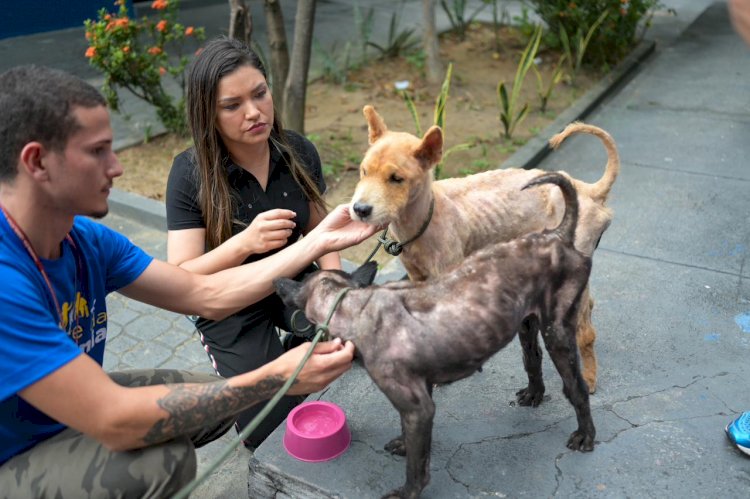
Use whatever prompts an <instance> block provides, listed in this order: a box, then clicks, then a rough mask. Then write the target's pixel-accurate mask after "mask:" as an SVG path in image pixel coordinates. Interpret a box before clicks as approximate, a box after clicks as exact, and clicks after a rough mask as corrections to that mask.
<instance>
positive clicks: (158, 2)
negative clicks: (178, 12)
mask: <svg viewBox="0 0 750 499" xmlns="http://www.w3.org/2000/svg"><path fill="white" fill-rule="evenodd" d="M168 4H169V2H168V1H167V0H154V3H152V4H151V8H152V9H154V10H164V9H166V8H167V5H168Z"/></svg>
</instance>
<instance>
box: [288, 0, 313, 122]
mask: <svg viewBox="0 0 750 499" xmlns="http://www.w3.org/2000/svg"><path fill="white" fill-rule="evenodd" d="M314 21H315V0H299V1H298V2H297V14H296V18H295V20H294V46H293V48H292V58H291V62H290V66H289V75H288V76H287V79H286V84H285V85H284V114H283V116H284V126H285V127H287V128H289V129H291V130H294V131H296V132H299V133H301V134H304V133H305V94H306V93H307V73H308V70H309V69H310V52H311V48H312V35H313V25H314Z"/></svg>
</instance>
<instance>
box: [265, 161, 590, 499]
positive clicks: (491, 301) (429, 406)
mask: <svg viewBox="0 0 750 499" xmlns="http://www.w3.org/2000/svg"><path fill="white" fill-rule="evenodd" d="M544 183H552V184H556V185H558V186H559V187H560V188H561V190H562V192H563V195H564V198H565V202H566V212H565V216H564V217H563V219H562V221H561V222H560V225H559V226H558V227H557V228H555V229H552V230H546V231H544V232H538V233H531V234H527V235H525V236H523V237H521V238H518V239H514V240H512V241H509V242H506V243H500V244H495V245H492V246H488V247H486V248H484V249H482V250H479V251H477V252H476V253H474V254H472V255H470V256H469V257H468V258H467V259H466V260H464V262H463V263H461V264H460V265H458V266H457V267H455V268H454V269H453V270H452V271H450V272H447V273H445V274H443V275H441V276H439V277H437V278H435V279H433V280H430V281H424V282H409V281H397V282H391V283H387V284H384V285H381V286H370V284H371V283H372V281H373V279H374V276H375V272H376V268H377V265H376V264H374V262H370V263H368V264H365V265H363V266H362V267H360V268H359V269H357V270H356V271H355V272H354V273H353V274H352V275H351V276H350V275H348V274H346V273H345V272H341V271H320V272H316V273H314V274H312V275H310V276H308V277H307V278H306V279H305V280H304V281H303V282H302V283H299V282H295V281H292V280H290V279H283V278H281V279H276V280H275V281H274V284H275V286H276V289H277V291H278V294H279V295H280V296H281V298H282V299H283V300H284V301H285V302H286V303H287V304H289V305H293V306H296V307H299V308H301V309H303V310H304V311H305V314H306V315H307V317H308V318H309V319H310V320H311V321H313V322H318V323H319V322H322V321H323V320H324V319H325V316H326V314H327V312H328V310H329V309H330V307H331V306H332V305H333V302H334V299H335V297H336V295H337V294H338V292H339V291H340V290H341V289H343V288H345V287H349V288H352V289H351V291H349V292H348V293H347V294H346V296H345V297H344V298H343V299H342V300H341V302H340V303H339V305H338V307H337V309H336V311H335V313H334V315H333V316H332V318H331V321H330V323H329V329H330V332H331V334H332V335H333V336H337V337H340V338H342V339H344V340H351V341H352V342H353V343H354V345H355V346H356V348H357V351H358V353H359V355H360V356H361V357H362V360H363V362H364V366H365V369H366V370H367V372H368V373H369V375H370V377H371V378H372V379H373V381H374V382H375V383H376V384H377V385H378V387H379V388H380V389H381V390H382V391H383V393H384V394H385V395H386V396H387V397H388V399H389V400H390V401H391V403H392V404H393V406H394V407H395V408H396V409H397V410H398V412H399V414H400V416H401V428H402V435H401V436H399V437H397V438H395V439H393V440H392V441H391V442H389V443H388V444H387V445H386V447H385V448H386V450H389V451H390V452H392V453H394V454H400V455H404V454H405V455H406V483H405V484H404V485H403V486H402V487H401V488H399V489H396V490H394V491H392V492H390V493H389V494H388V495H387V496H386V497H408V498H416V497H419V495H420V493H421V491H422V489H423V488H424V487H425V486H426V485H427V483H428V482H429V480H430V475H429V468H430V446H431V442H432V423H433V417H434V414H435V404H434V402H433V400H432V386H433V384H441V383H450V382H453V381H457V380H459V379H462V378H466V377H468V376H470V375H471V374H473V373H474V372H476V371H477V369H479V368H481V366H482V364H484V362H486V361H487V360H488V359H489V358H490V357H491V356H492V355H494V354H495V353H496V352H498V351H499V350H500V349H501V348H503V347H504V346H505V345H507V344H508V343H509V342H510V341H511V340H512V339H513V337H514V336H515V335H516V332H518V333H519V337H520V340H521V345H522V347H523V361H524V367H525V368H526V372H527V375H528V378H529V383H528V386H527V387H526V388H524V389H522V390H520V391H519V392H518V393H517V397H518V400H519V403H520V404H522V405H532V406H535V405H537V404H539V402H540V401H541V399H542V395H543V394H544V383H543V382H542V367H541V364H542V355H541V349H540V347H539V343H538V332H539V331H541V333H542V338H543V339H544V344H545V346H546V348H547V351H548V352H549V355H550V358H551V359H552V361H553V362H554V364H555V367H556V368H557V370H558V372H559V373H560V376H561V377H562V380H563V385H564V387H563V393H564V394H565V396H566V397H567V398H568V400H569V401H570V403H571V404H572V405H573V408H574V409H575V412H576V417H577V419H578V429H576V430H575V431H574V432H573V433H572V434H571V435H570V438H569V439H568V443H567V446H568V447H569V448H570V449H573V450H581V451H590V450H593V448H594V436H595V434H596V430H595V429H594V422H593V420H592V418H591V409H590V407H589V396H588V389H587V387H586V383H585V381H584V380H583V378H582V376H581V371H580V367H579V363H578V353H577V349H576V339H575V334H576V331H575V326H576V317H577V313H578V308H579V306H580V298H581V293H582V291H583V289H584V287H585V286H586V282H587V281H588V278H589V274H590V271H591V258H590V257H587V256H585V255H584V254H582V253H580V252H579V251H577V250H576V249H575V248H574V247H573V235H574V233H575V229H576V220H577V218H578V217H577V211H578V200H577V197H576V191H575V190H574V189H573V187H572V186H571V184H570V182H569V181H568V180H567V179H566V178H565V177H564V176H562V175H559V174H557V173H548V174H543V175H541V176H539V177H537V178H536V179H534V180H533V181H531V182H530V183H529V184H528V185H526V186H525V187H524V189H526V188H528V187H531V186H535V185H540V184H544Z"/></svg>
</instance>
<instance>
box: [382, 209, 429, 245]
mask: <svg viewBox="0 0 750 499" xmlns="http://www.w3.org/2000/svg"><path fill="white" fill-rule="evenodd" d="M434 209H435V198H434V197H433V198H432V199H431V200H430V210H429V211H428V212H427V218H426V219H425V221H424V223H423V224H422V227H420V228H419V231H417V233H416V234H415V235H414V237H412V238H411V239H407V240H406V241H404V242H403V243H400V242H398V241H396V240H395V239H388V237H387V233H388V228H387V227H386V229H385V230H384V231H383V233H382V234H381V235H380V236H378V242H379V243H380V244H382V245H383V248H384V249H385V251H386V253H388V254H389V255H392V256H398V255H400V254H401V252H402V251H403V250H404V246H406V245H407V244H409V243H412V242H414V241H416V240H417V239H419V238H420V237H421V236H422V234H424V232H425V231H426V230H427V226H428V225H430V221H431V220H432V212H433V210H434Z"/></svg>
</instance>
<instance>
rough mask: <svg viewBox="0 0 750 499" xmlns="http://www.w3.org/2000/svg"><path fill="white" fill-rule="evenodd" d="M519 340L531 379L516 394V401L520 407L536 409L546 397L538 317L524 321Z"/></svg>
mask: <svg viewBox="0 0 750 499" xmlns="http://www.w3.org/2000/svg"><path fill="white" fill-rule="evenodd" d="M518 339H519V340H520V341H521V347H522V349H523V367H524V368H525V369H526V375H527V376H528V377H529V385H528V386H527V387H526V388H522V389H521V390H518V391H517V392H516V400H517V401H518V403H519V404H520V405H530V406H532V407H536V406H538V405H539V404H540V403H541V402H542V398H543V397H544V381H543V379H542V348H541V346H539V320H538V318H537V317H536V316H534V315H531V316H529V317H527V318H526V319H524V321H523V322H522V323H521V328H520V330H519V331H518Z"/></svg>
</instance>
